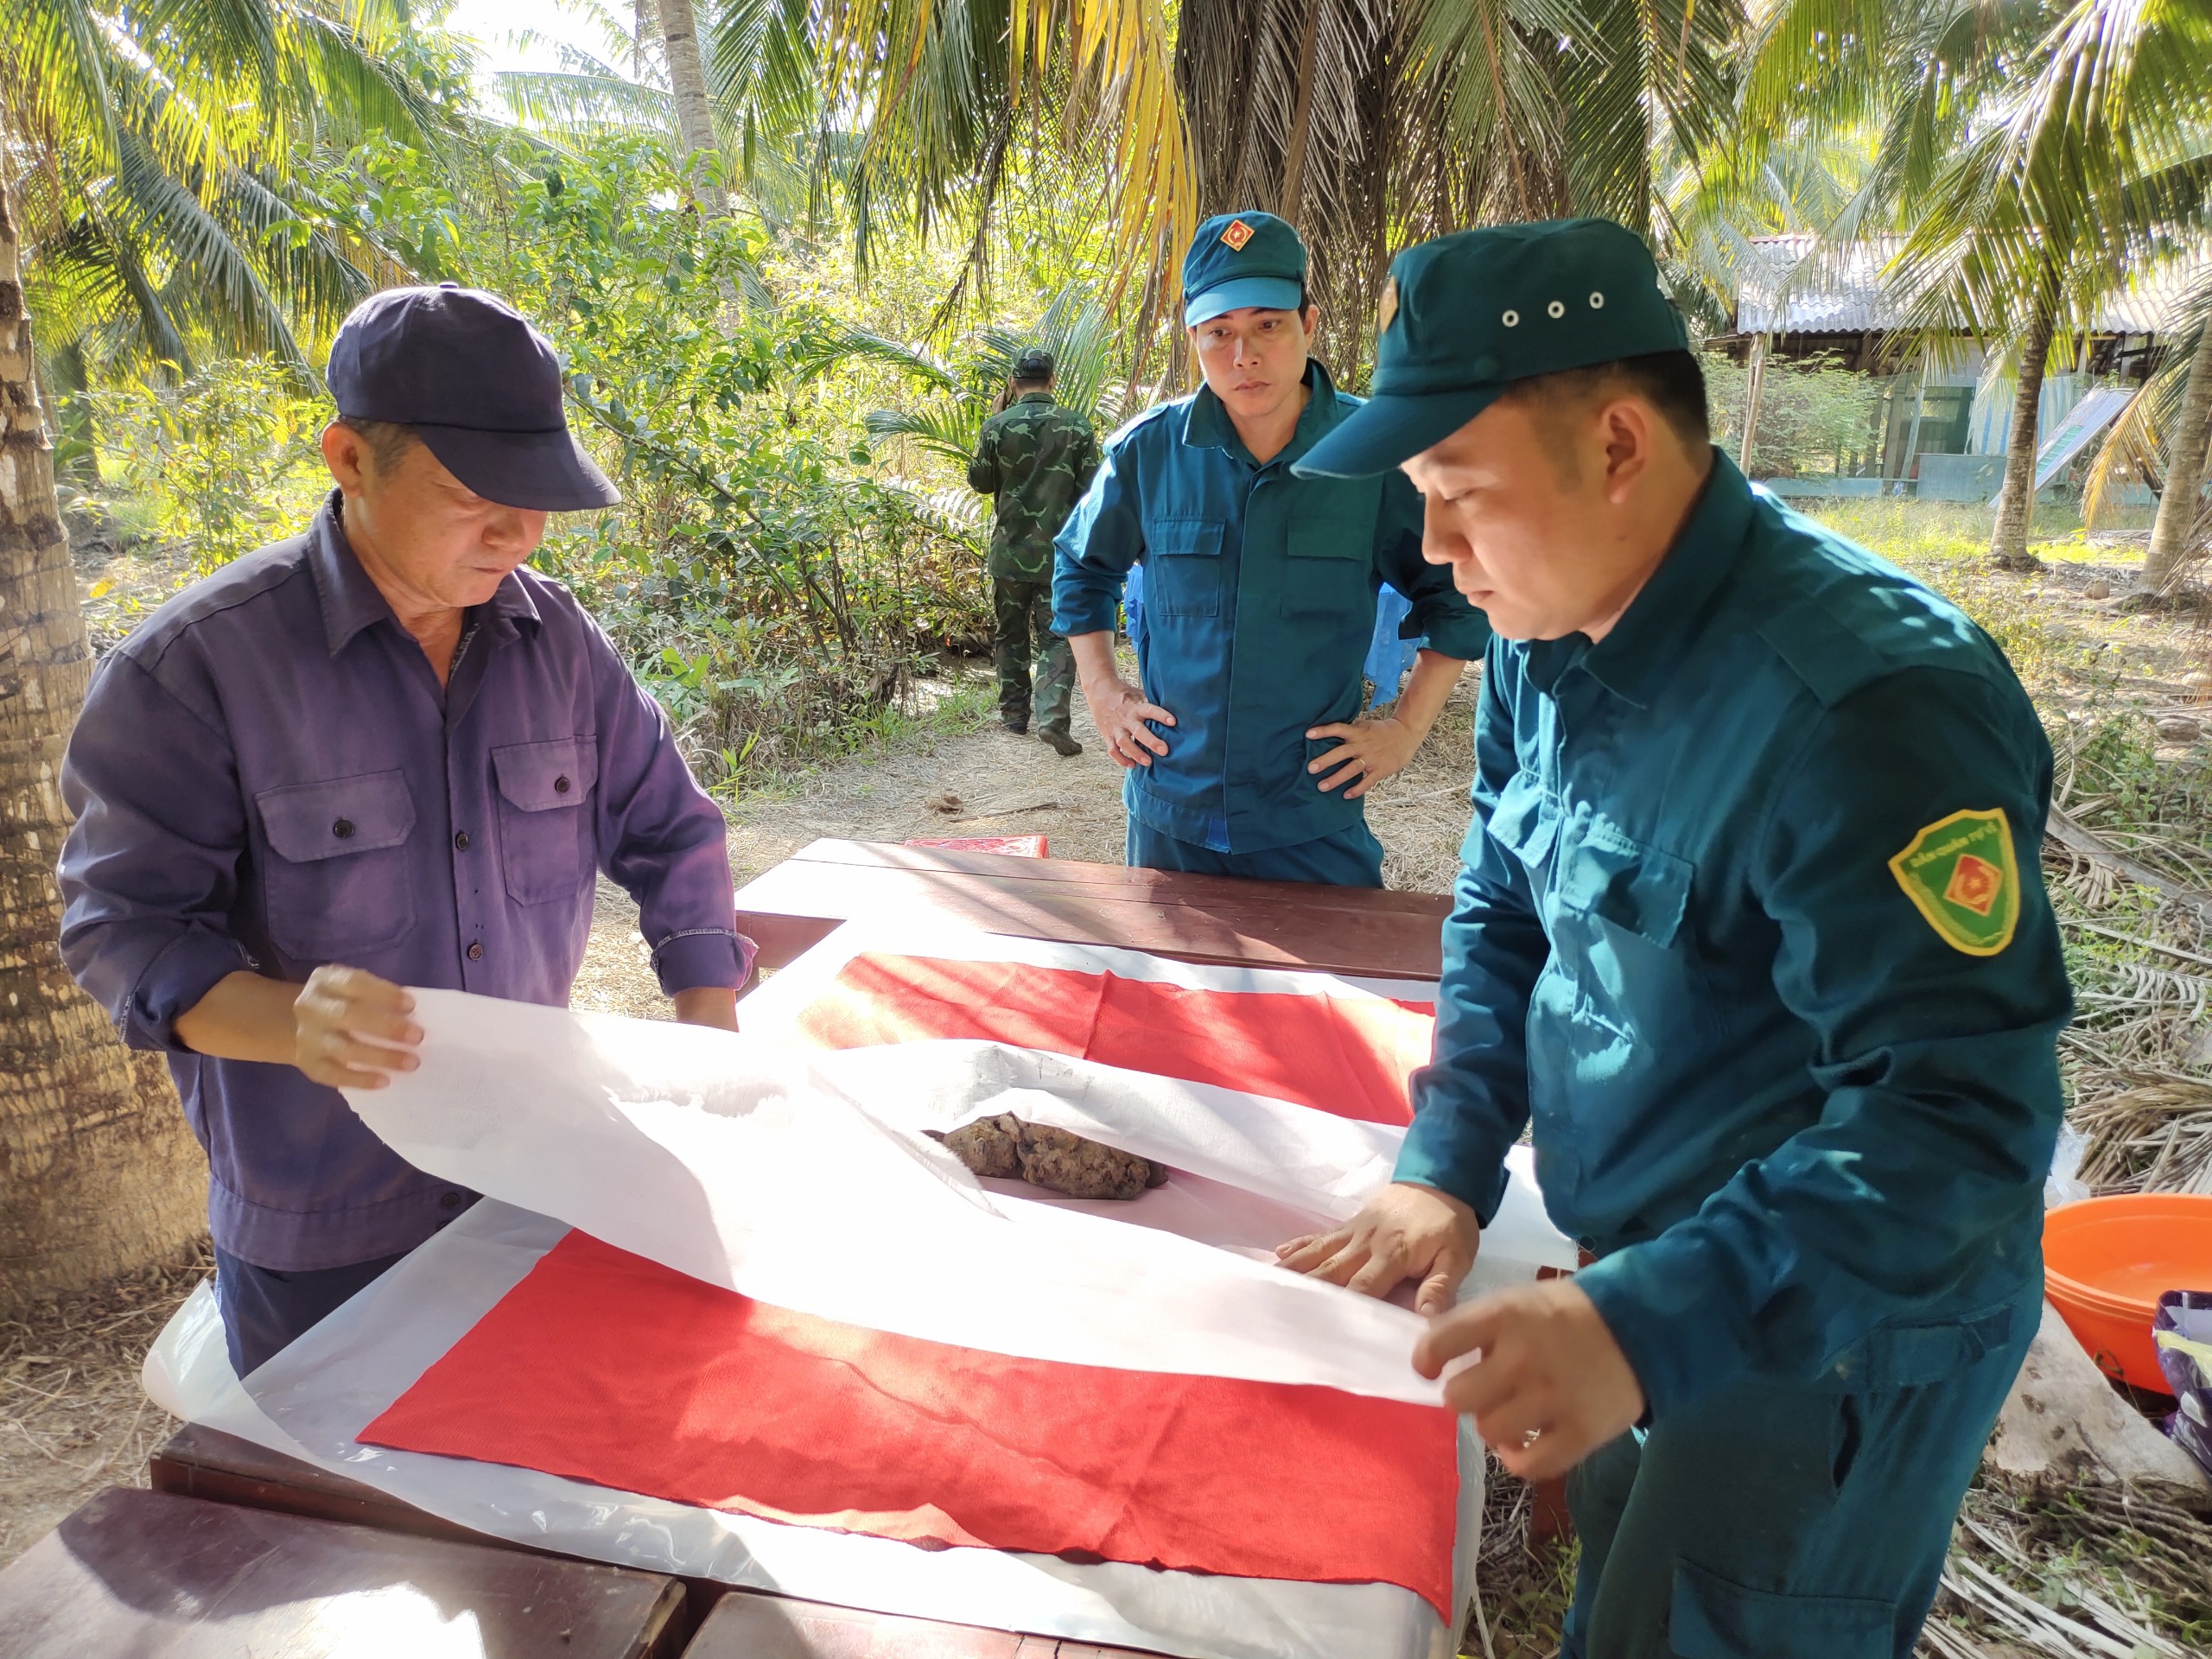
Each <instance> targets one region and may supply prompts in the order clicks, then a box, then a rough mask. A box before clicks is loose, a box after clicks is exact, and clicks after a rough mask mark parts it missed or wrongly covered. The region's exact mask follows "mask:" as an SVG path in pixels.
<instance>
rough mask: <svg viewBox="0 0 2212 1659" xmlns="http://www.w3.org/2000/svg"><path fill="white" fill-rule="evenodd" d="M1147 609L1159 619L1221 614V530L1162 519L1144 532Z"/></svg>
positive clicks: (1215, 526) (1196, 520)
mask: <svg viewBox="0 0 2212 1659" xmlns="http://www.w3.org/2000/svg"><path fill="white" fill-rule="evenodd" d="M1145 543H1146V545H1145V556H1144V564H1145V583H1144V605H1145V609H1146V610H1147V611H1148V612H1150V613H1153V614H1154V615H1155V616H1219V615H1220V614H1221V588H1222V580H1221V526H1220V525H1219V524H1208V523H1207V522H1206V521H1205V520H1204V519H1202V518H1163V519H1161V520H1160V521H1159V522H1158V523H1157V524H1151V525H1149V526H1147V529H1146V531H1145Z"/></svg>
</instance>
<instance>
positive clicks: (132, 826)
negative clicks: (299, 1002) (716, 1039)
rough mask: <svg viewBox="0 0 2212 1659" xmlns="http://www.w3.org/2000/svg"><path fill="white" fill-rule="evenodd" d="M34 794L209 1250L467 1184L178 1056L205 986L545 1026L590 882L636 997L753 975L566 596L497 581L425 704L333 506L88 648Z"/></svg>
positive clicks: (78, 935) (306, 1242)
mask: <svg viewBox="0 0 2212 1659" xmlns="http://www.w3.org/2000/svg"><path fill="white" fill-rule="evenodd" d="M61 787H62V793H63V795H64V797H65V798H66V799H67V802H68V804H69V806H70V808H71V809H72V810H73V811H74V812H75V813H76V814H77V823H76V827H75V828H74V829H73V830H72V831H71V832H70V836H69V839H68V842H67V845H66V846H65V847H64V849H63V850H62V855H61V867H60V880H61V894H62V899H63V901H64V905H65V909H64V912H63V916H62V924H61V950H62V955H63V956H64V957H65V958H66V959H67V962H68V964H69V968H70V971H71V972H73V974H75V975H76V976H77V979H78V982H79V983H80V984H82V985H83V986H84V987H85V988H86V990H87V991H89V992H91V993H92V995H93V996H95V997H97V998H98V999H99V1001H100V1002H101V1003H102V1004H104V1005H105V1007H106V1008H107V1010H108V1012H109V1014H111V1015H112V1016H113V1018H114V1020H115V1022H116V1025H117V1027H118V1029H119V1030H120V1031H121V1033H123V1037H124V1040H125V1041H126V1042H128V1043H130V1044H131V1045H132V1046H134V1047H139V1048H156V1049H166V1050H167V1051H168V1061H169V1067H170V1070H171V1071H173V1072H174V1073H175V1077H176V1085H177V1092H178V1093H179V1094H180V1095H181V1096H183V1099H184V1109H185V1113H186V1115H187V1116H188V1117H189V1118H190V1120H191V1122H192V1128H193V1130H194V1133H195V1134H196V1135H198V1136H199V1137H200V1144H201V1145H202V1146H204V1147H207V1157H208V1162H209V1166H210V1173H211V1177H212V1179H211V1182H210V1185H209V1192H208V1218H209V1221H210V1222H211V1224H213V1230H214V1236H215V1242H216V1243H218V1244H219V1245H220V1246H222V1248H223V1249H226V1250H227V1251H229V1252H230V1253H231V1254H232V1255H236V1256H238V1257H239V1258H240V1259H241V1260H243V1261H246V1262H253V1263H256V1264H257V1265H259V1266H262V1267H267V1268H277V1269H280V1270H284V1269H289V1270H294V1271H306V1270H310V1269H314V1268H331V1267H340V1266H344V1265H346V1264H347V1263H351V1262H365V1261H371V1260H373V1259H374V1258H376V1257H378V1256H382V1255H394V1254H396V1253H397V1252H399V1251H401V1250H405V1249H412V1248H413V1247H414V1246H415V1245H416V1244H419V1243H422V1242H423V1240H424V1239H425V1238H427V1237H429V1236H430V1235H431V1234H432V1233H434V1232H435V1231H436V1230H438V1228H439V1227H441V1226H442V1225H443V1224H445V1223H447V1222H448V1221H450V1220H451V1219H452V1218H453V1217H454V1216H455V1215H456V1214H458V1213H459V1212H460V1211H461V1209H462V1208H463V1207H464V1206H465V1205H467V1203H468V1202H469V1201H470V1199H471V1198H473V1197H474V1195H473V1194H471V1193H468V1192H461V1191H460V1190H457V1189H456V1188H454V1186H452V1185H450V1184H449V1183H447V1182H444V1181H439V1180H434V1179H431V1178H430V1177H429V1176H427V1175H425V1174H423V1173H422V1172H421V1171H419V1170H417V1169H416V1168H414V1167H413V1166H411V1165H410V1164H407V1163H405V1162H404V1161H403V1160H401V1159H399V1158H398V1157H397V1155H395V1154H393V1153H392V1152H391V1150H390V1149H389V1148H388V1147H385V1144H384V1143H383V1142H382V1141H378V1139H377V1138H376V1136H374V1135H372V1134H370V1133H369V1130H368V1128H366V1127H365V1125H364V1124H363V1123H362V1122H361V1121H360V1119H359V1118H358V1117H356V1116H354V1115H353V1111H352V1109H350V1108H348V1107H347V1106H346V1102H345V1100H344V1098H343V1097H342V1096H340V1095H339V1093H338V1092H337V1090H334V1089H327V1088H324V1087H323V1086H322V1085H321V1084H315V1083H310V1082H309V1081H308V1079H307V1077H305V1076H304V1075H302V1073H301V1072H299V1071H295V1070H294V1069H293V1068H291V1067H290V1066H288V1065H261V1064H257V1063H254V1062H250V1061H242V1060H219V1059H211V1058H207V1057H205V1056H203V1055H199V1054H195V1053H193V1052H190V1051H188V1050H187V1049H186V1048H184V1047H183V1046H182V1045H181V1043H180V1042H179V1041H178V1039H177V1036H176V1028H175V1022H176V1017H177V1016H178V1015H179V1014H182V1013H184V1012H186V1011H187V1010H188V1009H190V1008H191V1007H193V1006H194V1004H196V1003H197V1002H199V1001H200V998H202V997H203V996H205V995H207V992H208V991H209V990H210V989H211V988H213V986H214V985H215V983H216V982H218V981H219V980H220V979H222V978H223V977H224V976H226V975H228V974H231V973H234V972H236V971H238V969H242V968H243V969H252V970H254V971H257V972H259V973H264V974H268V975H270V976H274V977H277V978H279V979H284V980H292V981H299V980H304V979H305V978H306V977H307V976H308V973H309V972H310V971H312V970H313V969H315V968H316V967H318V966H320V965H321V964H322V963H330V962H338V963H346V964H348V965H350V966H353V967H356V968H364V969H368V970H369V971H370V972H372V973H374V974H378V975H381V976H384V977H385V978H386V979H389V980H394V981H397V982H400V983H402V984H409V985H425V986H438V987H444V988H450V989H456V990H465V991H475V992H479V993H481V994H483V995H489V996H503V997H509V998H513V999H516V1000H518V1001H525V1002H543V1003H549V1004H552V1005H554V1006H556V1007H557V1006H561V1005H563V1004H565V1003H566V1002H567V1001H568V1000H569V988H570V987H571V985H572V984H573V983H574V982H575V975H576V969H577V968H578V967H579V966H580V965H581V964H582V961H583V954H584V942H585V940H586V938H587V937H588V935H589V933H590V931H591V916H592V896H593V887H594V874H595V872H596V871H599V870H604V871H606V872H607V874H608V875H609V876H610V877H612V878H613V880H616V881H618V882H620V884H621V885H622V886H623V887H626V888H627V889H629V891H630V893H632V895H633V896H634V897H635V898H636V899H637V900H638V904H639V911H640V912H641V913H640V917H639V922H640V925H641V928H642V931H644V934H645V939H646V941H647V943H648V944H650V945H651V946H652V959H653V965H654V967H655V969H657V970H658V973H659V976H660V983H661V988H662V989H663V990H664V991H667V992H668V993H670V994H671V995H674V994H675V993H676V992H677V991H681V990H686V989H690V988H693V987H696V986H707V985H721V986H732V987H734V986H736V985H739V984H741V983H742V982H743V981H744V978H745V975H746V971H747V968H748V967H749V966H750V959H751V954H752V952H751V945H750V943H749V941H747V940H745V939H743V938H741V937H740V936H739V935H738V934H737V932H736V931H735V930H734V925H733V924H734V921H735V915H734V908H733V906H732V901H731V889H730V874H729V861H728V855H727V852H726V851H725V848H724V827H723V823H722V817H721V812H720V811H719V810H717V809H716V808H715V804H714V803H713V802H712V801H710V800H709V799H708V798H707V797H706V796H705V795H704V794H703V793H702V792H701V791H700V789H699V786H698V785H696V783H694V782H693V781H692V779H691V774H690V772H689V771H688V770H687V769H686V767H685V766H684V764H683V756H682V755H681V754H679V753H677V747H676V743H675V741H674V738H673V737H672V735H671V733H670V731H669V727H668V722H667V721H666V719H665V718H664V716H663V715H662V714H661V711H660V709H659V707H658V704H656V703H655V702H653V701H652V698H650V697H648V696H646V695H645V693H644V692H643V691H642V690H639V686H638V684H637V683H636V682H635V681H634V680H633V679H632V677H631V676H630V674H629V671H628V670H627V669H626V668H625V667H624V665H623V663H622V660H621V658H620V657H618V656H617V655H616V654H615V652H614V648H613V645H612V644H611V643H610V642H609V641H608V639H607V636H606V634H605V633H603V632H601V630H600V628H599V626H598V625H597V624H596V623H594V621H593V620H591V618H590V617H588V616H587V615H586V614H585V613H584V612H583V610H582V607H580V606H578V605H577V603H576V601H575V598H574V597H573V596H571V595H570V594H569V592H568V590H567V589H566V588H563V587H561V586H560V585H559V584H558V583H556V582H551V581H550V580H548V579H547V578H546V577H544V576H542V575H538V574H537V572H536V571H533V570H530V569H520V570H517V571H516V572H515V573H514V574H513V575H510V576H509V577H508V578H507V579H506V580H505V582H501V583H500V584H499V591H498V592H497V593H496V594H494V595H493V598H492V600H491V601H490V603H488V604H486V605H484V606H481V607H478V608H477V609H475V610H474V611H472V612H471V613H469V615H468V618H467V621H466V623H465V624H464V628H463V636H462V640H461V648H460V651H459V652H458V654H457V657H456V660H455V663H454V668H453V671H452V674H451V676H450V677H449V680H448V684H447V686H446V687H445V689H444V690H442V691H441V690H440V688H439V685H438V680H437V676H436V675H435V673H434V672H432V671H431V668H430V664H429V660H428V659H427V658H425V657H424V656H423V650H422V647H421V646H420V645H416V642H415V640H414V639H412V638H411V637H410V635H409V634H408V633H407V632H405V631H404V629H402V628H401V627H400V626H399V623H398V621H397V619H396V618H395V617H394V616H393V615H392V613H391V607H390V606H389V605H387V604H386V603H385V599H384V595H383V594H381V593H379V592H378V589H377V588H376V585H375V584H374V583H373V582H371V581H370V580H369V577H368V574H367V573H366V572H365V571H364V570H363V569H361V566H360V563H359V561H358V560H357V559H356V558H355V557H354V556H353V550H352V548H351V547H349V546H348V545H347V544H346V535H345V531H344V530H343V529H342V528H341V527H340V518H339V498H338V497H337V496H336V495H333V496H332V498H331V499H330V502H329V503H328V504H327V505H325V506H324V508H323V509H322V511H321V512H319V513H318V514H317V515H316V517H315V524H314V525H313V527H312V528H311V529H309V530H308V532H307V534H305V535H304V536H300V537H295V538H294V539H292V540H290V541H288V542H281V543H277V545H276V546H274V547H269V548H264V549H263V550H261V551H259V552H257V553H254V554H251V555H250V556H247V557H245V558H243V559H240V560H238V562H237V563H235V564H232V565H231V566H229V567H228V568H227V569H224V570H222V571H220V572H219V573H218V574H217V575H213V576H211V577H209V578H208V579H207V581H205V582H200V583H197V584H195V585H194V587H192V588H188V589H187V590H186V591H185V592H184V593H182V594H179V595H177V597H176V598H175V599H173V600H171V601H169V602H168V604H166V605H164V606H163V607H162V608H161V609H160V610H159V611H157V612H156V613H155V614H154V615H153V617H152V618H151V619H149V620H148V621H147V622H146V624H145V625H144V626H143V627H141V628H140V629H139V630H138V631H137V632H136V633H134V634H133V635H131V637H130V639H129V640H128V641H127V642H126V643H125V644H124V645H123V646H122V647H121V648H120V649H119V650H118V651H117V652H115V653H114V655H113V656H112V657H111V658H109V659H108V661H107V663H106V664H105V665H104V666H103V667H102V669H101V671H100V672H99V677H97V678H96V679H95V681H94V682H93V684H92V692H91V695H90V696H88V697H87V698H86V703H85V712H84V716H83V718H82V719H81V720H79V722H78V724H77V729H76V732H75V734H73V736H72V738H71V739H70V743H69V752H68V756H67V760H65V761H64V763H63V766H62V773H61Z"/></svg>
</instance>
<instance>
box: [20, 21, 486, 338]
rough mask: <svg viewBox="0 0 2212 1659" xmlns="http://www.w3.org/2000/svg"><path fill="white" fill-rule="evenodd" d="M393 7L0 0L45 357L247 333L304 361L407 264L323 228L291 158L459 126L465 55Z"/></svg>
mask: <svg viewBox="0 0 2212 1659" xmlns="http://www.w3.org/2000/svg"><path fill="white" fill-rule="evenodd" d="M406 25H407V7H406V3H405V0H231V3H225V4H222V5H208V4H204V3H194V0H151V3H149V4H145V5H137V4H132V5H124V4H122V3H120V0H9V3H7V4H6V5H4V6H0V132H4V133H5V134H7V135H8V137H9V139H10V149H9V153H8V155H7V156H6V158H5V160H4V161H0V175H4V176H6V177H8V178H9V179H10V182H11V185H12V187H13V188H14V192H15V196H16V226H17V234H18V236H19V237H20V238H21V239H22V244H23V246H24V248H25V251H26V259H25V263H26V264H27V266H28V267H29V270H31V272H32V274H33V277H34V279H35V287H34V293H33V298H34V301H35V303H36V304H37V306H38V308H39V318H40V325H41V335H42V337H43V339H44V340H45V343H46V346H47V348H48V352H49V354H50V355H49V363H51V362H52V361H53V355H52V354H54V353H58V352H59V350H60V348H62V347H66V346H80V347H82V348H83V349H84V350H85V351H86V353H88V354H90V355H91V356H92V357H93V358H95V359H99V360H100V361H102V362H105V363H106V364H109V365H121V366H127V367H133V368H143V367H146V366H149V365H153V364H156V363H162V362H167V363H174V364H177V365H180V366H182V367H189V366H190V365H192V364H193V362H194V359H195V358H196V357H198V356H200V355H201V354H203V353H207V352H210V351H214V352H223V351H244V352H255V353H274V354H276V355H277V356H280V357H283V358H284V359H288V360H289V361H291V362H293V363H294V364H296V365H298V366H299V367H300V369H301V371H302V374H304V373H305V372H306V371H307V361H308V348H307V345H306V343H305V342H306V340H307V339H308V338H309V337H311V336H312V335H313V334H315V333H316V332H318V331H321V330H323V329H327V327H329V326H330V325H332V324H334V322H335V321H336V320H337V319H338V318H340V317H341V316H343V315H344V314H345V313H346V311H347V310H349V309H350V308H352V307H353V304H354V303H356V302H358V301H359V299H360V298H361V297H362V296H365V294H366V293H368V292H369V291H370V289H372V288H374V287H376V286H377V285H378V283H379V282H380V281H391V280H394V279H396V278H397V277H401V276H403V275H404V263H403V262H402V261H400V260H399V259H397V257H395V256H394V255H393V254H392V253H391V251H389V250H387V249H385V248H382V247H380V246H378V245H376V244H375V243H374V242H372V241H371V240H369V239H367V238H364V237H361V236H359V235H358V234H353V235H343V234H340V232H335V231H333V230H331V229H330V228H328V226H329V225H330V224H331V223H332V222H333V221H332V219H331V216H329V215H327V214H325V213H321V212H320V211H319V208H320V204H319V203H318V202H316V201H315V199H314V197H313V194H312V192H311V191H310V190H309V189H308V187H307V186H306V184H305V183H304V182H303V181H302V175H301V173H300V170H299V169H298V168H297V166H296V162H297V160H298V158H299V157H300V156H302V154H303V153H304V152H306V151H307V150H308V149H312V148H313V147H315V146H316V145H318V144H337V145H340V146H342V145H346V144H349V143H352V142H353V140H354V139H355V138H356V137H359V136H360V135H361V134H363V133H365V132H366V131H369V130H378V131H382V132H385V133H389V134H391V135H393V136H395V137H401V138H403V139H406V140H408V141H410V142H414V143H435V142H440V141H442V140H443V139H445V138H447V137H449V136H451V135H454V134H456V133H458V132H460V131H461V130H465V128H466V125H467V118H466V117H465V114H464V113H463V109H464V105H465V100H466V97H467V79H466V73H465V70H466V64H465V61H464V60H462V59H461V57H460V56H459V55H457V54H456V52H455V50H454V48H452V45H451V43H450V41H448V40H447V38H446V37H443V36H440V35H435V34H428V35H426V34H423V33H421V32H419V31H414V30H411V29H409V28H408V27H407V26H406Z"/></svg>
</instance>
